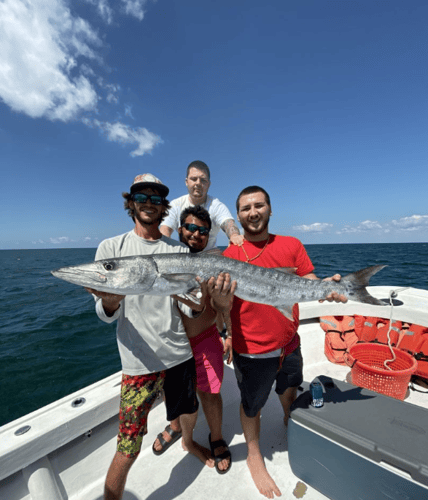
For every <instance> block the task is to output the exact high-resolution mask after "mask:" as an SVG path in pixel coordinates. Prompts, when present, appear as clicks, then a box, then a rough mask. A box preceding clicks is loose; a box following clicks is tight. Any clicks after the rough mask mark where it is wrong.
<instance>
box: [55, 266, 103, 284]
mask: <svg viewBox="0 0 428 500" xmlns="http://www.w3.org/2000/svg"><path fill="white" fill-rule="evenodd" d="M51 274H53V276H55V277H56V278H60V279H63V280H65V281H69V282H71V283H78V284H80V282H82V281H85V282H91V283H95V284H102V283H106V281H107V278H106V277H105V276H104V275H103V274H101V273H99V272H97V271H84V270H81V269H80V270H79V271H77V270H75V271H73V270H70V269H67V270H66V269H56V270H55V271H51Z"/></svg>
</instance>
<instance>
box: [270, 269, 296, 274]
mask: <svg viewBox="0 0 428 500" xmlns="http://www.w3.org/2000/svg"><path fill="white" fill-rule="evenodd" d="M274 269H275V271H279V272H280V273H285V274H296V271H297V267H275V268H274Z"/></svg>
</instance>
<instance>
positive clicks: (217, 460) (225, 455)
mask: <svg viewBox="0 0 428 500" xmlns="http://www.w3.org/2000/svg"><path fill="white" fill-rule="evenodd" d="M208 441H209V443H210V448H211V455H212V456H213V458H214V460H215V468H216V471H217V472H218V473H219V474H226V472H229V471H230V468H231V467H232V455H231V454H230V451H229V447H228V446H227V444H226V441H224V440H223V439H219V440H218V441H213V442H211V434H210V435H209V436H208ZM220 446H223V447H224V448H227V450H226V451H224V452H223V453H220V455H215V453H214V451H215V449H216V448H220ZM225 458H229V459H230V461H229V467H228V468H227V469H224V470H221V469H219V468H218V464H219V463H220V462H221V461H222V460H224V459H225Z"/></svg>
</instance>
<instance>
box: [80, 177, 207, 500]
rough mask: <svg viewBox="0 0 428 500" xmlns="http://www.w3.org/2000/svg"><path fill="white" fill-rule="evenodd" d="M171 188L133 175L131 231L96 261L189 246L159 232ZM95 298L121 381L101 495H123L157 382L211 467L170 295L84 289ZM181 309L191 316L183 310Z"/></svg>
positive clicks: (191, 445)
mask: <svg viewBox="0 0 428 500" xmlns="http://www.w3.org/2000/svg"><path fill="white" fill-rule="evenodd" d="M168 193H169V189H168V188H167V187H166V186H165V185H164V184H162V182H161V181H160V180H159V179H157V178H156V177H155V176H154V175H152V174H142V175H138V176H137V177H136V178H135V180H134V183H133V184H132V186H131V189H130V193H123V197H124V198H125V209H126V210H128V213H129V215H130V216H131V217H132V219H133V221H134V222H135V227H134V228H133V230H132V231H130V232H128V233H125V234H122V235H119V236H115V237H114V238H110V239H107V240H104V241H102V242H101V244H100V245H99V247H98V250H97V253H96V256H95V260H101V259H106V258H111V257H125V256H129V255H150V254H156V253H180V252H188V251H189V249H188V248H187V247H186V246H184V245H183V244H182V243H179V242H177V241H174V240H172V239H170V238H167V237H166V236H163V235H162V234H161V233H160V231H159V225H160V223H161V221H162V219H163V218H164V216H165V214H166V213H167V210H168V208H169V202H168V200H167V199H166V196H168ZM88 291H90V292H91V293H92V294H94V296H95V300H96V312H97V314H98V316H99V317H100V319H101V320H103V321H105V322H107V323H111V322H112V321H115V320H117V343H118V348H119V354H120V358H121V362H122V371H123V377H122V387H121V403H120V414H119V420H120V423H119V434H118V444H117V451H116V454H115V456H114V458H113V461H112V463H111V466H110V468H109V471H108V473H107V478H106V483H105V491H104V498H105V500H111V499H114V500H117V499H120V498H122V495H123V491H124V488H125V482H126V478H127V474H128V472H129V469H130V468H131V466H132V464H133V463H134V461H135V459H136V458H137V456H138V454H139V452H140V449H141V444H142V440H143V436H144V434H146V433H147V415H148V413H149V411H150V409H151V407H152V405H153V403H154V401H155V399H156V396H157V394H158V392H159V391H160V390H161V389H162V388H163V390H164V392H165V405H166V409H167V419H168V420H174V419H176V418H177V417H180V424H181V428H182V435H183V445H184V447H185V449H187V451H189V452H190V453H192V454H193V455H195V456H197V457H198V458H199V459H200V460H201V461H202V462H203V463H205V464H206V465H208V466H209V467H213V466H214V460H213V458H212V457H211V453H210V450H208V449H207V448H204V447H202V446H201V445H199V444H198V443H196V442H195V441H193V434H192V433H193V428H194V426H195V424H196V419H197V410H198V400H197V398H196V388H195V380H196V372H195V362H194V359H193V355H192V350H191V347H190V345H189V341H188V339H187V336H186V332H185V330H184V327H183V323H182V320H181V317H180V314H179V311H178V309H177V305H176V302H175V301H174V300H173V298H172V297H158V296H149V295H129V296H126V297H125V296H123V295H115V294H109V293H104V292H98V291H96V290H93V289H88ZM187 314H188V315H190V314H191V312H190V309H189V308H188V311H187Z"/></svg>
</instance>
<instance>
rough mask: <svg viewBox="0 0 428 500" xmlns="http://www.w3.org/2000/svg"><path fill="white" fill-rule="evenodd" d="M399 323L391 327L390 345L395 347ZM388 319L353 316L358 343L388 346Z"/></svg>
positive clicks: (394, 323)
mask: <svg viewBox="0 0 428 500" xmlns="http://www.w3.org/2000/svg"><path fill="white" fill-rule="evenodd" d="M401 327H402V323H401V321H393V323H392V325H391V333H390V339H391V345H393V346H396V345H397V342H398V338H399V335H400V331H401ZM388 330H389V319H384V318H375V317H372V316H359V315H355V333H356V335H357V337H358V340H359V342H375V343H379V344H388Z"/></svg>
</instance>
